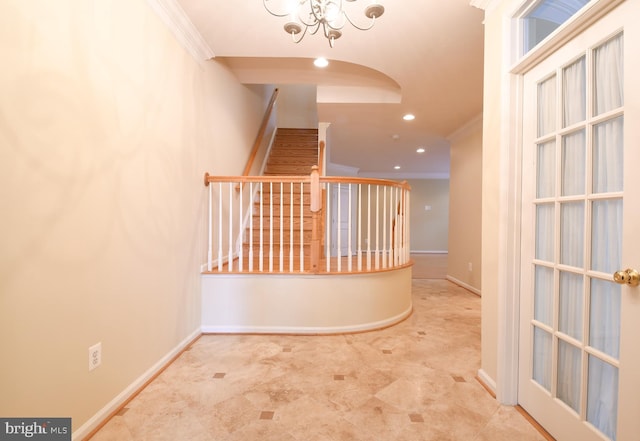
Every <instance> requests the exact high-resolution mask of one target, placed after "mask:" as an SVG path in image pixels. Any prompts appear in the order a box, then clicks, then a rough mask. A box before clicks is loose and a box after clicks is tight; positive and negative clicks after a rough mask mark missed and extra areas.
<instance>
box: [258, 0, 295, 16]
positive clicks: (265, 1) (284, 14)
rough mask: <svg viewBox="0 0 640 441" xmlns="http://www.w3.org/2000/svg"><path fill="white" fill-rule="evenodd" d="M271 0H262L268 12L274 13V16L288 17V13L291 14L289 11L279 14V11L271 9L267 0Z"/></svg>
mask: <svg viewBox="0 0 640 441" xmlns="http://www.w3.org/2000/svg"><path fill="white" fill-rule="evenodd" d="M268 1H269V0H262V6H264V8H265V9H266V10H267V12H268V13H269V14H271V15H273V16H274V17H286V16H287V15H289V13H288V12H285V13H283V14H279V13H277V12H273V11H272V10H271V9H269V6H267V2H268Z"/></svg>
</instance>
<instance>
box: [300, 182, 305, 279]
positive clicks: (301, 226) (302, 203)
mask: <svg viewBox="0 0 640 441" xmlns="http://www.w3.org/2000/svg"><path fill="white" fill-rule="evenodd" d="M300 237H304V182H301V183H300ZM303 271H304V240H300V272H303Z"/></svg>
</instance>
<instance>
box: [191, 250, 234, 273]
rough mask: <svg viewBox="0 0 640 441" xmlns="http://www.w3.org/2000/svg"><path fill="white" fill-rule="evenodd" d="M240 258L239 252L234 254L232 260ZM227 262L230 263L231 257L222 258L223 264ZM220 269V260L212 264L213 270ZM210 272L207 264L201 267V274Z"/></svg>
mask: <svg viewBox="0 0 640 441" xmlns="http://www.w3.org/2000/svg"><path fill="white" fill-rule="evenodd" d="M238 257H239V254H238V252H237V251H236V252H235V253H233V255H232V256H231V259H232V260H235V259H237V258H238ZM227 262H229V256H226V257H223V258H222V264H223V265H224V264H226V263H227ZM217 267H218V259H216V260H214V261H212V262H211V268H217ZM208 271H209V267H208V265H207V263H203V264H202V265H200V272H201V273H206V272H208Z"/></svg>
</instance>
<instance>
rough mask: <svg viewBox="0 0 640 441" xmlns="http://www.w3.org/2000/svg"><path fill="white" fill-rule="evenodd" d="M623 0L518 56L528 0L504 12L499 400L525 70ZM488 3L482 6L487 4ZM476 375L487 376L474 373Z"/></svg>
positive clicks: (503, 397) (602, 4) (509, 313)
mask: <svg viewBox="0 0 640 441" xmlns="http://www.w3.org/2000/svg"><path fill="white" fill-rule="evenodd" d="M624 1H625V0H592V2H591V3H589V4H588V5H587V7H585V9H584V10H583V12H582V13H580V14H577V15H575V16H574V17H572V18H571V19H570V20H569V21H567V22H566V23H564V24H563V25H562V26H560V27H559V28H558V29H557V30H556V31H555V32H554V33H552V34H551V35H550V36H549V37H547V38H546V39H545V40H543V41H542V42H541V43H540V45H539V47H538V48H537V49H536V50H534V51H531V52H529V53H528V54H527V55H526V56H524V57H520V58H519V55H518V48H519V47H522V46H521V42H522V36H521V33H520V29H519V27H518V23H517V20H515V19H514V18H513V17H515V16H517V15H519V13H521V12H522V11H523V9H524V7H525V6H526V5H528V4H529V3H530V0H512V2H511V3H510V4H509V6H510V7H509V8H507V9H506V10H507V11H508V13H507V14H505V15H504V16H503V20H502V21H503V31H504V32H503V48H502V49H503V51H502V53H503V60H502V72H503V79H504V81H503V82H502V91H501V104H502V105H501V109H502V114H501V118H500V121H501V124H500V131H501V136H500V140H501V142H500V175H501V176H502V177H504V179H501V181H500V204H499V224H500V226H501V228H500V229H499V231H500V233H499V240H498V249H499V252H498V256H499V260H498V277H497V279H498V342H497V343H498V344H497V348H498V363H497V378H496V379H495V388H496V390H495V392H496V396H497V399H498V401H500V402H501V403H503V404H509V405H515V404H517V403H518V348H519V342H518V339H519V319H518V317H519V314H520V303H519V301H520V258H521V256H520V238H521V225H520V217H521V208H520V202H521V181H522V179H521V164H522V136H521V134H522V94H523V87H522V84H523V77H524V74H525V73H526V72H527V71H528V70H530V69H531V68H532V67H533V66H535V65H536V64H538V63H539V62H540V61H542V60H543V59H545V58H546V57H547V56H548V55H550V54H551V53H553V52H554V51H555V50H556V49H558V48H559V47H561V46H563V45H564V44H565V43H566V42H568V41H569V40H570V39H572V38H573V37H574V36H576V35H577V34H579V33H581V32H582V31H583V30H584V29H586V28H587V27H589V26H590V25H591V24H593V23H594V22H596V21H597V20H599V19H600V18H601V17H602V16H604V15H605V14H606V13H607V12H609V11H610V10H612V9H613V8H614V7H615V6H617V5H619V4H620V3H622V2H624ZM492 5H494V3H493V2H490V3H489V5H488V6H487V10H489V9H491V7H492ZM479 376H480V378H483V377H486V375H483V372H479ZM483 379H485V380H486V378H483Z"/></svg>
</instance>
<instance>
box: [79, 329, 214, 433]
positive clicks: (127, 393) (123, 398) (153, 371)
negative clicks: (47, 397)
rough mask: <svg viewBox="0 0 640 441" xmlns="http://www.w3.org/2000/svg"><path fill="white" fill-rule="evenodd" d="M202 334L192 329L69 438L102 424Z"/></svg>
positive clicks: (198, 330)
mask: <svg viewBox="0 0 640 441" xmlns="http://www.w3.org/2000/svg"><path fill="white" fill-rule="evenodd" d="M200 335H202V332H200V329H199V328H198V329H196V330H195V331H193V332H192V333H191V334H190V335H189V336H188V337H187V338H185V339H184V340H182V341H181V342H180V343H178V345H177V346H176V347H175V348H173V349H172V350H171V351H170V352H169V353H167V354H166V355H165V356H164V357H162V358H161V359H160V360H159V361H158V362H157V363H156V364H154V365H153V366H152V367H151V368H149V370H147V371H146V372H145V373H144V374H142V375H141V376H140V377H139V378H137V379H136V380H135V381H134V382H133V383H131V384H130V385H129V386H127V388H126V389H125V390H123V391H122V392H120V393H119V394H118V396H116V397H115V398H114V399H113V400H111V401H110V402H109V403H108V404H107V405H106V406H104V407H103V408H102V409H100V410H99V411H98V412H97V413H96V414H95V415H93V416H92V417H91V418H89V420H88V421H87V422H86V423H84V424H83V425H82V426H80V427H79V428H78V429H77V430H76V431H74V432H73V434H72V437H71V439H72V440H73V441H76V440H82V439H85V438H86V437H87V436H89V434H91V432H92V431H93V430H95V429H96V428H97V427H99V426H100V425H101V424H103V423H104V422H105V421H106V420H107V419H108V418H109V417H110V416H111V415H112V414H113V413H114V412H116V411H117V410H118V409H119V408H120V406H122V405H123V404H124V403H126V402H127V401H128V400H129V399H130V398H131V397H132V396H134V395H135V394H136V393H138V392H139V390H140V389H141V388H142V387H143V386H144V385H145V383H146V382H147V381H149V380H150V379H151V378H153V377H154V376H155V375H157V374H158V373H159V372H161V371H162V370H163V369H164V368H165V367H166V366H167V365H168V364H169V363H170V362H171V360H172V359H173V358H174V357H175V356H176V355H178V354H179V353H180V352H181V351H182V350H184V349H185V348H186V347H187V346H189V344H191V343H192V342H193V341H194V340H195V339H196V338H198V337H199V336H200Z"/></svg>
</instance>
